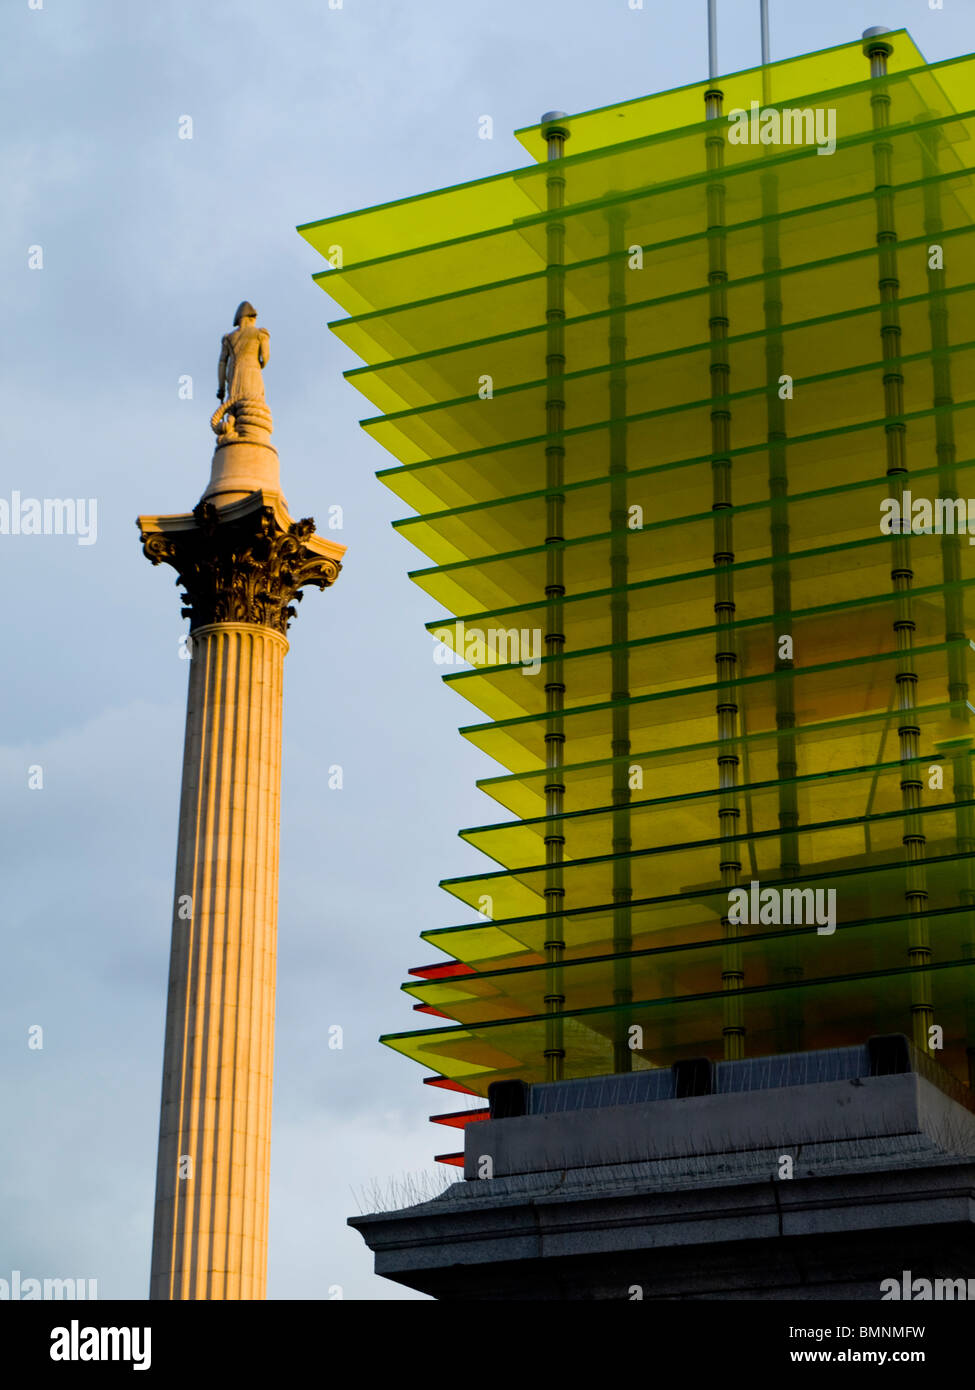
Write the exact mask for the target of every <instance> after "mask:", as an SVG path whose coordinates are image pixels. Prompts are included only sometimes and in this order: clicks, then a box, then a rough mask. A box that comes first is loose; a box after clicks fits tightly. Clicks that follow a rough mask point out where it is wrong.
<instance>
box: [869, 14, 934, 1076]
mask: <svg viewBox="0 0 975 1390" xmlns="http://www.w3.org/2000/svg"><path fill="white" fill-rule="evenodd" d="M887 33H888V31H887V30H885V29H879V28H877V29H867V30H866V31H865V33H864V35H863V51H864V54H865V55H866V57H867V58H869V60H870V76H871V77H872V78H873V79H874V80H876V81H877V82H878V86H877V89H876V91H874V93H873V94H872V96H871V98H870V105H871V107H872V109H873V128H874V131H875V133H876V135H877V136H878V137H879V138H878V139H877V140H876V141H875V142H874V146H873V156H874V187H875V201H876V208H877V254H878V270H879V290H880V306H881V308H880V312H881V320H880V322H881V327H880V334H881V343H882V355H883V360H884V414H885V416H886V423H885V427H884V428H885V433H886V451H887V478H888V480H889V484H890V489H891V492H892V494H893V495H894V496H895V497H896V498H897V499H898V501H899V502H900V503H901V508H903V498H904V492H905V487H904V484H905V482H906V481H907V478H908V468H907V427H906V425H905V424H904V419H903V416H904V377H903V373H902V371H901V366H900V361H899V359H900V357H901V351H902V348H901V324H900V306H899V294H900V281H899V279H898V273H897V228H896V222H895V216H894V193H893V146H892V145H891V143H890V141H889V140H886V139H884V138H883V137H884V135H885V134H886V132H887V130H888V129H889V126H890V93H889V92H888V90H887V85H886V83H884V82H883V81H882V79H883V78H885V77H886V76H887V59H888V57H889V56H890V54H891V53H893V51H894V49H893V45H892V44H891V43H890V42H889V40H888V39H887V38H886V34H887ZM906 525H907V528H908V529H905V518H904V516H903V510H902V511H901V529H900V530H899V531H895V532H894V533H893V534H892V536H891V562H892V563H891V583H892V587H893V591H894V594H895V597H896V610H895V617H894V632H895V636H896V645H897V653H898V660H897V675H896V677H895V683H896V694H897V700H896V705H897V709H898V712H899V714H900V719H901V722H900V724H899V726H898V729H897V735H898V739H899V745H900V758H901V762H902V763H903V764H904V765H905V766H904V770H903V773H902V776H901V805H902V808H903V811H904V834H903V836H902V843H903V845H904V851H905V858H906V870H905V876H906V886H905V890H904V899H905V904H906V907H907V914H908V922H909V929H908V951H907V959H908V963H909V965H912V966H917V967H921V968H922V969H923V967H925V966H927V965H929V964H930V962H931V958H932V952H931V946H930V941H929V935H928V925H927V921H926V919H925V917H924V915H923V914H924V909H925V906H926V905H927V898H928V894H927V887H926V875H925V868H924V849H925V836H924V833H923V829H922V823H921V816H920V810H921V792H922V788H923V783H922V780H921V768H920V763H919V753H920V740H921V730H920V728H919V726H918V724H917V719H916V715H915V708H916V703H917V672H916V671H915V670H914V655H913V649H914V632H915V628H916V624H915V622H914V615H913V603H912V598H911V589H912V586H913V582H914V571H913V569H912V568H911V542H910V534H909V526H910V521H909V519H908V520H907V523H906ZM911 1019H912V1026H911V1032H912V1037H913V1041H914V1045H915V1047H917V1048H919V1049H920V1050H921V1051H923V1052H925V1053H927V1052H928V1030H929V1028H930V1026H931V1023H932V1021H933V1019H934V1010H933V1007H932V1002H931V979H930V976H929V975H928V974H927V973H926V972H925V973H923V974H922V973H918V974H916V975H912V976H911Z"/></svg>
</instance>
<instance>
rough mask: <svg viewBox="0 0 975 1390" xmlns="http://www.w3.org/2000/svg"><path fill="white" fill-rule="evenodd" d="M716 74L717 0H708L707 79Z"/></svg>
mask: <svg viewBox="0 0 975 1390" xmlns="http://www.w3.org/2000/svg"><path fill="white" fill-rule="evenodd" d="M717 75H718V0H708V80H709V81H711V82H713V81H714V79H715V78H716V77H717Z"/></svg>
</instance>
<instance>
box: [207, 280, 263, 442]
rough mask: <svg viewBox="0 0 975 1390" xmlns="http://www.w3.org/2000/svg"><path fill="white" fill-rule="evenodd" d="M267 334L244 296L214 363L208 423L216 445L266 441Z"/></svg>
mask: <svg viewBox="0 0 975 1390" xmlns="http://www.w3.org/2000/svg"><path fill="white" fill-rule="evenodd" d="M270 342H271V335H270V334H269V333H268V331H267V329H266V328H258V326H257V310H256V309H255V308H254V306H253V304H250V303H248V301H247V300H246V299H245V300H244V302H243V304H240V305H238V308H237V312H236V314H235V315H234V331H233V332H232V333H225V334H224V337H223V342H222V344H221V348H220V363H219V365H218V367H217V400H218V401H219V402H220V405H219V406H218V407H217V409H216V410H215V411H214V413H213V418H212V419H211V421H210V425H211V427H212V429H213V432H214V434H216V435H217V436H219V438H218V444H217V447H218V448H219V447H220V445H222V444H231V443H235V442H236V441H238V440H252V441H256V442H266V441H267V439H268V437H269V436H270V433H271V430H272V428H273V426H272V421H271V412H270V411H269V410H268V408H267V406H266V404H265V402H264V378H263V376H262V374H261V373H262V369H263V368H264V367H266V366H267V363H268V359H269V358H270V356H271V347H270Z"/></svg>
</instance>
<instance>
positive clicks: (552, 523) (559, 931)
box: [542, 111, 569, 1081]
mask: <svg viewBox="0 0 975 1390" xmlns="http://www.w3.org/2000/svg"><path fill="white" fill-rule="evenodd" d="M564 119H565V113H564V112H562V111H549V112H546V114H545V115H544V116H543V117H542V126H543V128H544V129H543V133H544V136H545V140H546V143H547V147H548V159H549V163H550V164H551V165H552V166H553V169H552V172H551V173H549V175H548V176H547V178H546V181H545V185H546V200H547V210H548V212H549V213H554V214H557V213H559V212H561V210H562V208H563V207H564V206H565V178H564V177H563V175H562V174H561V173H556V172H555V167H557V164H558V161H559V160H561V158H562V155H563V153H564V150H565V142H566V140H567V139H568V135H569V132H568V130H567V128H566V127H565V126H564V125H562V124H560V122H561V121H563V120H564ZM546 240H547V245H546V308H545V322H546V343H545V375H546V392H545V397H546V398H545V434H546V443H545V511H546V535H545V547H546V555H545V599H546V633H545V657H546V660H545V667H544V669H545V672H546V679H545V710H546V716H547V717H546V722H545V767H546V778H545V817H546V822H545V911H546V914H547V919H546V941H545V962H546V965H547V967H548V968H547V970H546V972H545V974H546V979H545V1012H546V1015H547V1018H546V1022H545V1079H546V1081H561V1080H562V1077H563V1074H564V1064H565V1040H564V1017H563V1012H564V1008H565V985H564V980H563V974H564V971H563V968H562V962H563V960H564V958H565V935H564V933H565V927H564V918H563V908H564V906H565V884H564V871H563V863H564V857H565V836H564V834H563V829H564V826H563V822H562V814H563V811H564V809H565V779H564V773H563V767H564V763H565V728H564V719H563V712H564V709H565V670H564V665H563V656H564V649H565V634H564V633H563V631H562V600H563V598H564V597H565V575H564V560H565V536H564V522H563V517H564V512H565V493H564V492H563V490H562V489H563V487H564V483H565V444H564V435H563V431H564V429H565V399H564V377H565V223H564V222H562V221H561V219H559V218H558V217H557V216H556V217H552V218H551V219H550V220H549V222H548V225H547V233H546Z"/></svg>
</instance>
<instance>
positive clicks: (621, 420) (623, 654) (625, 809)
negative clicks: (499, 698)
mask: <svg viewBox="0 0 975 1390" xmlns="http://www.w3.org/2000/svg"><path fill="white" fill-rule="evenodd" d="M608 223H609V364H610V372H609V418H610V425H609V480H610V482H609V526H610V557H609V581H610V590H611V592H610V599H609V606H610V624H611V639H610V640H611V642H612V654H611V656H610V667H611V671H610V680H611V691H610V699H611V700H612V708H613V712H612V721H613V733H612V755H613V773H612V779H613V792H612V796H613V956H614V960H613V1003H614V1004H615V1005H617V1006H618V1007H619V1006H621V1005H622V1006H625V1005H627V1004H629V1003H630V1002H631V1001H632V999H633V981H632V972H633V966H632V960H631V958H630V952H631V951H632V949H633V925H632V908H631V901H632V898H633V883H632V869H631V863H630V852H631V850H632V848H633V842H632V839H631V832H630V801H631V794H630V770H629V753H630V706H629V699H630V653H629V646H628V642H629V635H630V634H629V621H630V605H629V593H628V590H627V582H628V565H629V530H628V527H627V523H628V521H629V514H628V510H627V500H628V498H627V438H626V435H627V430H626V367H625V363H626V313H625V309H626V289H625V284H626V210H625V208H623V207H620V206H618V205H616V206H613V207H612V208H611V209H610V211H609V213H608ZM628 1025H629V1016H628V1014H627V1013H626V1012H625V1009H621V1011H620V1015H619V1017H618V1018H617V1020H616V1022H615V1023H614V1026H613V1071H614V1072H628V1071H632V1070H633V1049H632V1048H631V1047H630V1045H629V1026H628Z"/></svg>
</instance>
